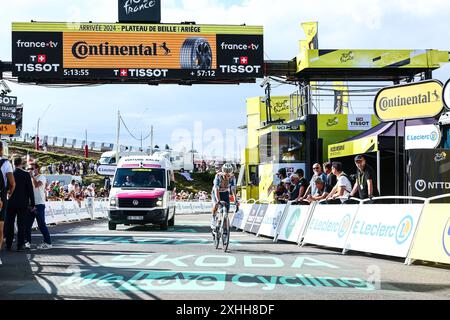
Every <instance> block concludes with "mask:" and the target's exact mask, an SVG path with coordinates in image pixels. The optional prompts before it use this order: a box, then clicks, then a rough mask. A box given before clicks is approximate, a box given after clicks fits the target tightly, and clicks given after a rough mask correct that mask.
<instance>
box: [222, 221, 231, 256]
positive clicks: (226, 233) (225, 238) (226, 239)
mask: <svg viewBox="0 0 450 320" xmlns="http://www.w3.org/2000/svg"><path fill="white" fill-rule="evenodd" d="M230 233H231V228H230V220H229V219H228V218H227V219H226V220H225V223H224V226H223V233H222V243H223V251H225V252H227V250H228V245H229V244H230Z"/></svg>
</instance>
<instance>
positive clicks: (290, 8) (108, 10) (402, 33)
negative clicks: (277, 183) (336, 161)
mask: <svg viewBox="0 0 450 320" xmlns="http://www.w3.org/2000/svg"><path fill="white" fill-rule="evenodd" d="M449 12H450V1H448V0H428V1H423V0H394V1H393V0H370V1H360V0H341V1H333V0H315V1H309V0H308V1H304V0H295V1H294V0H292V1H288V0H285V1H283V0H279V1H273V0H245V1H238V0H233V1H220V0H162V21H163V22H165V23H178V22H182V21H196V22H197V23H198V24H243V23H246V24H247V25H262V26H264V30H265V55H266V59H273V60H278V59H292V58H293V57H295V56H296V55H297V54H298V51H299V48H298V40H300V39H303V38H304V34H303V31H302V29H301V28H300V23H301V22H305V21H319V32H320V34H319V41H320V47H321V48H322V49H346V48H348V49H439V50H446V51H447V50H449V51H450V32H449V30H450V19H449V18H448V13H449ZM30 20H35V21H94V22H116V21H117V1H116V0H96V1H92V0H89V1H88V0H65V1H60V0H40V1H32V0H14V1H8V2H5V3H4V4H3V6H2V9H1V11H0V40H1V41H0V43H1V46H0V60H5V61H10V60H11V45H10V43H11V23H12V22H13V21H26V22H27V21H30ZM435 77H436V78H438V79H440V80H441V81H446V80H447V79H448V78H449V77H450V67H449V66H448V65H447V66H445V67H443V68H442V69H440V71H438V72H436V73H435ZM10 84H11V83H10ZM11 88H12V89H13V94H14V95H16V96H18V97H19V102H23V103H24V104H25V115H24V132H30V133H31V132H35V130H36V122H37V118H38V117H40V116H41V115H42V114H43V113H44V111H45V110H46V109H47V107H48V106H49V105H51V107H50V109H49V111H48V112H47V113H46V114H45V116H44V118H43V119H42V122H41V132H42V133H43V134H47V135H52V136H53V135H57V136H60V137H74V138H82V137H83V136H84V130H85V129H87V130H88V133H89V137H90V140H92V139H94V140H96V141H105V142H114V141H115V127H116V122H117V121H116V114H117V110H118V108H120V110H121V112H122V114H123V116H124V118H125V121H127V123H128V124H129V127H130V129H131V130H132V131H133V132H134V134H135V135H137V136H140V133H141V131H142V132H143V134H144V136H145V135H147V134H148V132H149V127H150V126H151V125H152V124H153V125H154V126H155V133H156V143H158V144H161V145H165V144H166V143H168V144H170V145H174V144H177V141H174V137H175V136H176V135H177V134H176V133H174V132H175V131H176V130H178V132H180V130H183V129H184V130H188V131H192V130H193V128H194V122H195V121H201V122H202V123H201V126H202V128H203V131H207V130H210V129H215V130H216V131H214V132H216V134H218V133H217V130H220V132H222V133H223V135H224V136H225V132H226V130H227V129H228V130H236V128H237V127H238V126H240V125H242V124H244V123H245V122H246V117H245V115H246V113H245V102H246V99H247V98H249V97H253V96H258V95H263V94H264V92H263V90H262V89H261V88H260V87H259V86H258V85H254V84H253V85H252V84H246V85H240V86H193V87H180V86H175V85H168V86H158V87H149V86H145V85H106V86H102V87H94V88H76V89H75V88H74V89H47V88H42V87H34V86H26V85H15V84H11ZM293 91H294V87H290V86H282V87H279V88H277V89H276V90H275V92H274V94H278V95H284V94H286V95H289V94H290V93H292V92H293ZM197 126H198V124H197ZM122 142H123V143H127V144H133V145H139V143H136V142H135V141H133V140H132V139H131V138H130V137H129V136H128V135H126V134H122ZM149 143H150V141H148V140H147V141H146V143H145V144H146V145H149ZM204 143H205V146H204V148H206V149H207V148H208V146H207V143H208V142H207V141H205V142H204ZM178 144H179V141H178Z"/></svg>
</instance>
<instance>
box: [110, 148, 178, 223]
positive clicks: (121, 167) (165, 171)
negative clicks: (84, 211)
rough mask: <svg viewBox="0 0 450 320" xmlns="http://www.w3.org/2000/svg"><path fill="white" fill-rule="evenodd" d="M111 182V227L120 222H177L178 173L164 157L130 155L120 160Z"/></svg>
mask: <svg viewBox="0 0 450 320" xmlns="http://www.w3.org/2000/svg"><path fill="white" fill-rule="evenodd" d="M112 181H113V182H112V184H111V193H110V199H109V210H108V216H109V230H116V227H117V225H118V224H124V225H146V224H150V223H151V224H158V225H159V226H160V228H161V230H167V229H168V227H169V226H173V225H174V224H175V207H176V203H175V201H176V194H175V191H176V190H175V176H174V173H173V170H172V165H171V163H170V161H168V160H167V159H166V158H164V157H162V158H161V157H152V156H129V157H123V158H121V159H120V161H119V164H118V166H117V170H116V173H115V175H114V179H113V180H112Z"/></svg>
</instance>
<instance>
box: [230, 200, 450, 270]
mask: <svg viewBox="0 0 450 320" xmlns="http://www.w3.org/2000/svg"><path fill="white" fill-rule="evenodd" d="M444 198H450V195H444V196H440V197H435V198H430V199H425V198H417V197H379V198H374V199H371V200H364V201H361V200H359V199H351V200H352V202H355V203H356V204H326V202H325V201H322V202H316V203H313V204H311V205H292V204H291V203H289V204H284V205H282V204H281V205H280V204H265V203H262V204H261V203H257V202H254V203H244V204H242V205H241V206H240V210H239V212H237V213H236V214H235V215H234V218H233V220H232V226H233V227H235V228H236V229H238V230H243V231H244V232H249V233H253V234H256V235H257V236H260V235H262V236H266V237H269V238H273V239H274V241H275V242H276V241H278V240H281V241H287V242H292V243H296V244H298V245H302V246H304V245H317V246H322V247H329V248H337V249H342V254H346V253H347V252H349V251H358V252H366V253H373V254H379V255H386V256H392V257H399V258H405V259H406V260H405V263H406V264H408V265H409V264H411V263H413V262H414V261H415V260H423V261H432V262H438V263H444V264H450V204H434V203H433V202H434V201H436V200H441V199H444ZM387 200H388V201H393V202H395V204H379V203H378V202H380V201H387Z"/></svg>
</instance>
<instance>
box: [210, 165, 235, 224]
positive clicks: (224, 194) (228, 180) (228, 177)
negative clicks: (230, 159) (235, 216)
mask: <svg viewBox="0 0 450 320" xmlns="http://www.w3.org/2000/svg"><path fill="white" fill-rule="evenodd" d="M233 171H234V168H233V165H232V164H230V163H226V164H224V166H223V167H222V172H219V173H218V174H217V175H216V177H215V179H214V185H213V190H212V199H213V209H212V217H211V229H213V230H214V229H215V228H216V213H217V210H218V209H219V205H220V202H221V201H224V202H225V203H226V208H227V210H228V211H229V210H230V194H231V195H232V196H233V200H234V202H235V203H236V205H237V197H236V178H235V176H234V174H233Z"/></svg>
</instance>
